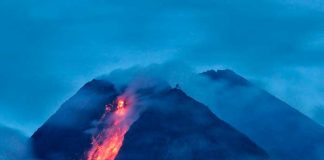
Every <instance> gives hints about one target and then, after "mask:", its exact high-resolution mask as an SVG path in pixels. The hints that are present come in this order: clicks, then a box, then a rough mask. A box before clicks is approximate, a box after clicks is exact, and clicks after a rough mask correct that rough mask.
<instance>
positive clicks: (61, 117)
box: [31, 80, 268, 160]
mask: <svg viewBox="0 0 324 160" xmlns="http://www.w3.org/2000/svg"><path fill="white" fill-rule="evenodd" d="M143 83H146V82H143ZM126 88H127V87H126ZM156 88H158V87H152V88H145V89H136V90H133V91H132V92H131V93H128V92H127V89H124V90H122V91H119V90H118V91H117V89H115V86H114V85H113V84H112V83H110V82H108V81H107V80H93V81H91V82H89V83H87V84H86V85H85V86H83V87H82V88H81V89H80V90H79V91H78V92H77V93H76V94H75V95H74V96H73V97H71V98H70V99H69V100H67V101H66V102H65V103H64V104H63V105H62V106H61V107H60V108H59V110H58V111H57V112H56V113H55V114H54V115H52V116H51V117H50V118H49V119H48V120H47V121H46V122H45V123H44V124H43V125H42V126H41V127H40V128H39V129H38V130H37V131H36V132H35V133H34V134H33V135H32V137H31V140H32V144H33V149H34V153H35V155H36V157H37V158H39V159H45V160H54V159H55V160H74V159H75V160H80V159H81V160H82V159H84V160H85V159H88V160H99V159H105V160H113V159H116V160H137V159H141V160H143V159H144V160H146V159H147V160H152V159H156V160H158V159H166V160H179V159H206V160H209V159H242V160H264V159H268V154H267V153H266V152H265V151H264V150H263V149H262V148H261V147H259V146H258V145H256V144H255V143H254V142H253V141H252V140H251V139H250V138H248V137H247V136H245V135H244V134H242V133H241V132H240V131H238V130H236V129H234V128H233V127H232V126H231V125H229V124H228V123H226V122H224V121H223V120H221V119H219V118H218V117H217V116H216V115H215V114H213V113H212V112H211V111H210V110H209V109H208V107H207V106H205V105H204V104H202V103H199V102H198V101H196V100H194V99H193V98H191V97H189V96H187V95H186V94H185V93H184V92H183V91H181V90H180V89H174V88H171V87H164V88H163V89H162V90H161V89H156ZM129 94H131V95H132V96H134V97H136V98H134V100H132V99H131V98H129V96H128V95H129ZM119 97H123V98H125V97H126V98H125V100H124V101H123V102H122V104H121V103H120V102H119V100H118V99H119ZM116 101H117V103H116ZM114 104H117V106H114ZM123 109H125V110H123ZM113 153H116V154H113ZM107 154H108V155H107Z"/></svg>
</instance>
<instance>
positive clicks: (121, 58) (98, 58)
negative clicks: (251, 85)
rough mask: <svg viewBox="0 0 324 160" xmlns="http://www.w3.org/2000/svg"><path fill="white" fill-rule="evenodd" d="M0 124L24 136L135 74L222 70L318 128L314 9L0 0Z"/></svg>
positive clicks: (317, 4)
mask: <svg viewBox="0 0 324 160" xmlns="http://www.w3.org/2000/svg"><path fill="white" fill-rule="evenodd" d="M0 20H1V21H0V23H1V25H0V76H1V77H0V79H1V81H0V111H1V114H0V122H2V124H5V125H8V126H11V127H15V128H18V129H20V130H22V131H23V132H25V133H26V134H28V135H30V134H31V133H32V132H33V131H34V130H35V129H36V128H37V127H38V126H39V125H40V124H41V123H43V122H44V121H45V120H46V119H47V118H48V116H49V115H51V114H52V113H53V112H54V111H55V110H56V109H57V108H58V106H59V105H60V104H61V103H62V102H64V100H66V99H67V98H68V97H69V96H71V95H72V94H73V93H74V92H75V91H76V90H77V89H78V88H79V87H80V86H82V84H84V83H85V82H87V81H88V80H91V79H92V78H93V77H95V76H97V75H100V74H102V73H107V72H109V71H111V70H113V69H115V68H118V67H123V68H125V67H128V66H132V65H135V64H141V65H146V64H150V63H163V62H164V61H168V60H178V61H184V62H186V63H188V64H190V65H191V66H192V67H194V68H196V69H197V70H203V69H206V68H215V69H217V68H219V67H220V68H230V69H233V70H235V71H236V72H238V73H240V74H241V75H243V76H245V77H247V78H249V79H250V80H252V81H254V82H255V83H256V84H258V85H259V86H260V87H263V88H265V89H267V90H268V91H270V92H271V93H272V94H274V95H276V96H278V97H280V98H281V99H283V100H285V101H286V102H288V103H289V104H291V105H293V106H294V107H296V108H297V109H298V110H300V111H301V112H303V113H305V114H307V115H308V116H310V117H312V118H314V119H315V120H317V121H318V122H320V123H322V124H324V118H322V117H324V97H323V95H324V84H323V83H324V81H323V79H324V1H321V0H247V1H241V0H232V1H227V0H199V1H194V0H187V1H180V0H139V1H133V0H78V1H77V0H56V1H49V0H2V1H1V2H0Z"/></svg>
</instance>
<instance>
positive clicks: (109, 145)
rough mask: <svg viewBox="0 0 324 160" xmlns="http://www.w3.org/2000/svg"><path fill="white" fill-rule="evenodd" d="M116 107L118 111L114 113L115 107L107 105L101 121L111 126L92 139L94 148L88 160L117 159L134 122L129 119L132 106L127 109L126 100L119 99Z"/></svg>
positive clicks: (89, 153) (88, 155)
mask: <svg viewBox="0 0 324 160" xmlns="http://www.w3.org/2000/svg"><path fill="white" fill-rule="evenodd" d="M115 106H116V110H115V111H112V107H113V105H106V113H105V114H104V116H103V117H102V118H101V120H100V121H101V122H104V121H108V122H109V124H107V126H106V127H105V128H104V129H103V130H102V131H101V132H100V133H99V134H98V135H97V136H96V137H94V138H93V139H92V148H91V149H90V151H89V152H88V154H87V160H114V159H115V158H116V156H117V154H118V152H119V149H120V147H121V146H122V143H123V140H124V135H125V133H126V132H127V130H128V128H129V126H130V124H131V123H132V120H131V118H129V117H128V116H129V114H130V112H129V107H130V106H127V107H126V103H125V100H124V99H122V98H118V99H117V102H116V103H115ZM109 113H110V114H109Z"/></svg>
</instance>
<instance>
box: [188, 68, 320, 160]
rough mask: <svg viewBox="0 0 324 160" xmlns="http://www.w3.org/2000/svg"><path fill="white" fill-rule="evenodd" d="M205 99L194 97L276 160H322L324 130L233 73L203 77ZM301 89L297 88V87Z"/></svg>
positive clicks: (209, 74) (211, 74) (199, 96)
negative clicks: (204, 81)
mask: <svg viewBox="0 0 324 160" xmlns="http://www.w3.org/2000/svg"><path fill="white" fill-rule="evenodd" d="M201 75H202V76H203V77H207V78H208V81H207V83H205V84H203V86H209V89H208V90H206V91H205V93H204V96H201V95H198V94H195V93H193V92H192V93H193V94H191V95H190V96H193V97H194V98H196V99H198V100H200V101H201V102H203V103H204V104H206V105H208V106H209V107H210V108H212V110H213V112H214V113H215V114H216V115H217V116H219V117H220V118H221V119H223V120H224V121H226V122H228V123H229V124H231V125H232V126H234V127H235V128H236V129H238V130H239V131H241V132H243V133H244V134H246V135H247V136H248V137H250V138H251V139H252V140H253V141H254V142H256V143H257V144H258V145H259V146H261V147H262V148H263V149H265V150H266V151H267V153H269V154H270V157H272V159H275V160H287V159H294V160H309V159H312V160H323V159H324V154H323V153H324V152H323V151H324V128H323V127H322V126H320V125H319V124H317V123H316V122H314V121H313V120H311V119H310V118H308V117H307V116H305V115H303V114H302V113H300V112H298V111H297V110H295V109H294V108H292V107H291V106H289V105H288V104H287V103H285V102H283V101H281V100H279V99H278V98H276V97H274V96H272V95H271V94H269V93H268V92H266V91H264V90H262V89H260V88H258V87H256V86H255V85H253V84H252V83H251V82H249V81H248V80H246V79H244V78H243V77H241V76H239V75H237V74H236V73H234V72H233V71H231V70H218V71H217V72H216V71H214V70H210V71H207V72H204V73H202V74H201ZM296 87H298V86H296Z"/></svg>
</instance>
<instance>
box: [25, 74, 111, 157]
mask: <svg viewBox="0 0 324 160" xmlns="http://www.w3.org/2000/svg"><path fill="white" fill-rule="evenodd" d="M115 98H116V91H115V89H114V86H113V85H112V84H110V83H108V82H106V81H101V80H92V81H91V82H89V83H87V84H86V85H84V86H83V87H82V88H81V89H80V90H79V91H78V92H77V93H76V94H75V95H74V96H73V97H71V98H70V99H69V100H67V101H66V102H65V103H64V104H63V105H62V106H61V107H60V108H59V110H58V111H57V112H56V113H55V114H53V115H52V116H51V117H50V118H49V119H48V120H47V121H46V122H45V124H44V125H42V126H41V127H40V128H39V129H38V130H37V131H36V132H35V133H34V134H33V135H32V137H31V138H32V142H33V148H34V153H35V155H36V156H37V157H38V158H41V159H48V160H60V159H66V160H71V159H78V160H79V159H80V158H81V157H83V156H84V153H85V152H86V151H87V150H88V149H89V148H90V147H91V137H92V135H91V133H88V132H90V131H91V130H90V129H91V128H92V127H93V125H92V123H94V122H95V121H96V120H98V119H99V118H100V116H101V115H102V113H104V111H105V104H107V103H111V102H112V101H113V100H114V99H115Z"/></svg>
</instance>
